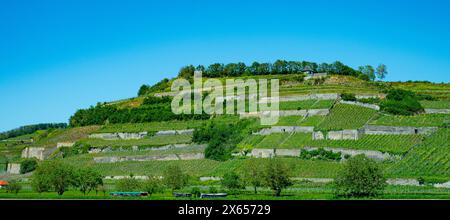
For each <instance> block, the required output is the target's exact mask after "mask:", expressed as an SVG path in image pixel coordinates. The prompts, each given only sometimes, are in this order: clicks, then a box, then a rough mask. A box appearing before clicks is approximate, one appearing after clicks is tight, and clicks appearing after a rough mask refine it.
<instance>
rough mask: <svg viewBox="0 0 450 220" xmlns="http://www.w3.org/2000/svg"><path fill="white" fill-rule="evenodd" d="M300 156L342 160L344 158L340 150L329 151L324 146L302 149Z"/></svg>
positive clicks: (309, 158) (302, 157)
mask: <svg viewBox="0 0 450 220" xmlns="http://www.w3.org/2000/svg"><path fill="white" fill-rule="evenodd" d="M300 158H301V159H305V160H311V159H317V160H333V161H340V160H341V159H342V154H341V153H340V152H337V153H334V152H333V151H327V150H325V149H323V148H319V149H317V150H305V149H302V150H301V151H300Z"/></svg>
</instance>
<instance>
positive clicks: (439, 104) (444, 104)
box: [420, 101, 450, 109]
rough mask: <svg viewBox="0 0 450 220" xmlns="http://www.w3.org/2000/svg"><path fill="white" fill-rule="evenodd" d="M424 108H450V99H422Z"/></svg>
mask: <svg viewBox="0 0 450 220" xmlns="http://www.w3.org/2000/svg"><path fill="white" fill-rule="evenodd" d="M420 104H422V106H423V107H424V108H434V109H450V101H421V102H420Z"/></svg>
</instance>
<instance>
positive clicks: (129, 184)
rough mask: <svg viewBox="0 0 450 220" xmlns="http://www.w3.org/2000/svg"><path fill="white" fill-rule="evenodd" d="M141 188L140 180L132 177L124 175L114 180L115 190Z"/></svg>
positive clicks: (125, 190) (127, 190)
mask: <svg viewBox="0 0 450 220" xmlns="http://www.w3.org/2000/svg"><path fill="white" fill-rule="evenodd" d="M141 188H142V185H141V181H139V180H137V179H136V178H134V177H126V178H123V179H120V180H118V181H117V182H116V190H118V191H121V192H133V191H139V190H141Z"/></svg>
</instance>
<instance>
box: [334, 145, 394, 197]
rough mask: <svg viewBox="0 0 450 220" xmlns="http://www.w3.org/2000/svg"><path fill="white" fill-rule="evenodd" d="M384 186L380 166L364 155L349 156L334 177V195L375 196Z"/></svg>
mask: <svg viewBox="0 0 450 220" xmlns="http://www.w3.org/2000/svg"><path fill="white" fill-rule="evenodd" d="M385 186H386V179H385V178H384V176H383V172H382V169H381V167H380V166H379V165H378V164H377V163H376V162H375V161H374V160H372V159H370V158H367V157H366V156H365V155H363V154H361V155H357V156H355V157H352V158H350V159H349V160H348V161H347V162H346V163H345V164H344V167H343V169H342V171H341V172H339V174H338V176H337V177H336V179H335V195H336V196H347V197H367V196H376V195H378V194H380V193H381V192H382V190H383V189H384V187H385Z"/></svg>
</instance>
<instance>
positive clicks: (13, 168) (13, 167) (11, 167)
mask: <svg viewBox="0 0 450 220" xmlns="http://www.w3.org/2000/svg"><path fill="white" fill-rule="evenodd" d="M6 173H9V174H20V163H8V167H7V169H6Z"/></svg>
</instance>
